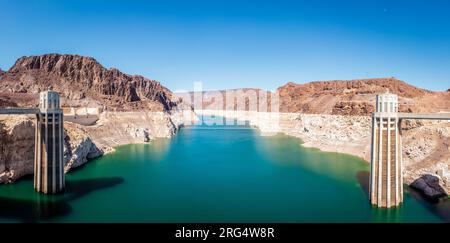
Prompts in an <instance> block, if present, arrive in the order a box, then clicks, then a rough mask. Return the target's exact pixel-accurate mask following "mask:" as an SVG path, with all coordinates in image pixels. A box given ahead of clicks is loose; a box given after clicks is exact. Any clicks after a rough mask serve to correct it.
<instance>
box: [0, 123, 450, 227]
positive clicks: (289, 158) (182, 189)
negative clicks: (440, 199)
mask: <svg viewBox="0 0 450 243" xmlns="http://www.w3.org/2000/svg"><path fill="white" fill-rule="evenodd" d="M205 128H210V127H205V126H192V127H186V128H182V129H181V130H180V131H179V133H178V134H177V135H176V136H175V137H174V138H172V139H158V140H155V141H152V142H150V143H148V144H143V145H126V146H121V147H118V148H117V150H116V152H114V153H112V154H108V155H106V156H103V157H101V158H98V159H96V160H94V161H91V162H89V163H88V164H86V165H85V166H83V167H81V168H80V169H77V170H75V171H73V172H71V173H69V174H68V175H67V177H66V181H67V182H66V184H67V188H66V190H65V193H64V194H62V195H56V196H45V195H40V194H38V193H35V192H34V191H33V185H32V178H31V177H28V178H26V179H23V180H20V181H18V182H17V183H14V184H11V185H2V186H0V222H35V221H37V222H442V221H443V218H442V212H441V214H438V213H437V212H439V210H437V209H439V207H436V205H430V204H427V203H426V202H424V201H421V200H418V199H416V197H411V195H410V193H406V194H405V202H404V204H403V206H402V207H400V208H399V209H392V210H380V209H376V208H373V207H372V206H371V205H370V204H369V202H368V198H367V192H366V190H367V188H366V186H367V180H368V170H369V166H368V164H367V163H366V162H364V161H362V160H361V159H358V158H356V157H353V156H348V155H344V154H338V153H324V152H321V151H319V150H317V149H310V148H304V147H302V146H301V145H300V140H298V139H296V138H292V137H288V136H284V135H277V136H273V137H262V136H260V135H259V133H258V131H257V130H254V129H250V128H248V127H247V128H246V129H243V128H244V127H221V128H223V129H205ZM216 128H217V127H216ZM231 128H238V129H231ZM441 206H442V205H441ZM447 206H448V205H447ZM441 211H442V208H441ZM443 211H446V209H445V208H444V209H443ZM447 212H448V210H447Z"/></svg>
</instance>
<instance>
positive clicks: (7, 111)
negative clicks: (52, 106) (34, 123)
mask: <svg viewBox="0 0 450 243" xmlns="http://www.w3.org/2000/svg"><path fill="white" fill-rule="evenodd" d="M39 113H40V110H39V109H38V108H4V109H0V115H26V114H39Z"/></svg>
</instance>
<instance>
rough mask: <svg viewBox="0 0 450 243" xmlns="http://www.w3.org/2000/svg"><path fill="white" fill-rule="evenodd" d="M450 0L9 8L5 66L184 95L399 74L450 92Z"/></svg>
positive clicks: (0, 31) (4, 0)
mask: <svg viewBox="0 0 450 243" xmlns="http://www.w3.org/2000/svg"><path fill="white" fill-rule="evenodd" d="M449 13H450V1H448V0H441V1H438V0H422V1H421V0H408V1H406V0H405V1H395V0H358V1H345V0H341V1H337V0H335V1H331V0H330V1H324V0H314V1H313V0H311V1H300V0H297V1H283V0H276V1H264V0H260V1H245V0H239V1H235V0H226V1H220V0H209V1H195V0H189V1H175V0H172V1H171V0H167V1H132V0H131V1H130V0H129V1H125V0H124V1H117V0H80V1H75V0H73V1H61V0H59V1H56V0H55V1H49V0H40V1H39V0H35V1H32V0H29V1H26V0H0V68H1V69H4V70H7V69H9V68H10V67H11V66H12V65H13V63H14V61H15V60H16V59H17V58H19V57H21V56H25V55H39V54H45V53H66V54H80V55H87V56H92V57H94V58H96V59H97V60H98V61H99V62H100V63H102V64H103V65H104V66H105V67H107V68H110V67H116V68H118V69H120V70H122V71H123V72H125V73H130V74H141V75H144V76H146V77H148V78H151V79H156V80H158V81H160V82H161V83H162V84H163V85H165V86H167V87H168V88H170V89H171V90H173V91H177V90H192V89H193V82H195V81H202V82H203V86H204V89H222V88H239V87H258V88H264V89H268V90H273V89H275V88H277V87H279V86H281V85H283V84H284V83H286V82H288V81H292V82H297V83H304V82H308V81H315V80H333V79H357V78H368V77H396V78H399V79H402V80H404V81H407V82H408V83H411V84H413V85H416V86H419V87H422V88H427V89H431V90H446V89H448V88H450V14H449Z"/></svg>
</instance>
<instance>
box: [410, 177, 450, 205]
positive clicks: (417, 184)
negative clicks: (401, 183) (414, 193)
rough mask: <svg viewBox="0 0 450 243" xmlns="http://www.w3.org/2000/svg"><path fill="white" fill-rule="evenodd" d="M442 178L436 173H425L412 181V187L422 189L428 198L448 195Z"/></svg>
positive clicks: (432, 198) (433, 198) (434, 198)
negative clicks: (443, 186)
mask: <svg viewBox="0 0 450 243" xmlns="http://www.w3.org/2000/svg"><path fill="white" fill-rule="evenodd" d="M440 183H442V180H441V179H440V178H438V177H437V176H435V175H431V174H424V175H422V176H420V177H419V178H417V179H416V180H414V182H413V183H411V184H410V185H411V187H413V188H416V189H418V190H420V191H421V192H422V193H423V194H424V195H425V196H426V197H427V198H429V199H431V200H436V199H439V198H441V197H446V196H447V193H446V192H445V190H444V189H443V188H442V187H441V185H440Z"/></svg>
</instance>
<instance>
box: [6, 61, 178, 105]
mask: <svg viewBox="0 0 450 243" xmlns="http://www.w3.org/2000/svg"><path fill="white" fill-rule="evenodd" d="M0 77H1V80H0V93H6V94H8V93H23V94H25V95H24V96H27V95H28V96H29V95H34V94H37V93H39V92H40V91H43V90H47V89H48V88H49V87H52V88H53V89H54V90H55V91H58V92H59V93H60V94H61V95H62V98H63V103H62V105H63V106H83V105H85V106H91V107H92V106H98V107H105V108H106V109H108V110H116V111H123V110H136V109H141V110H142V109H146V110H152V111H168V110H170V109H172V108H173V107H174V106H176V105H177V101H174V100H171V97H172V93H171V92H170V91H169V90H168V89H167V88H165V87H164V86H162V85H161V84H160V83H159V82H157V81H155V80H150V79H147V78H145V77H142V76H139V75H128V74H124V73H122V72H120V71H119V70H117V69H114V68H110V69H106V68H104V67H103V66H102V65H101V64H100V63H98V62H97V61H96V60H95V59H94V58H91V57H84V56H78V55H60V54H47V55H42V56H29V57H22V58H19V59H18V60H17V61H16V63H15V64H14V65H13V66H12V67H11V68H10V69H9V70H8V71H7V72H6V73H4V74H3V75H1V76H0ZM0 97H1V95H0ZM22 97H23V96H22ZM17 98H20V97H17ZM28 101H29V102H28ZM30 102H34V103H32V104H30ZM17 103H19V104H23V105H36V104H37V103H36V99H31V100H23V99H17Z"/></svg>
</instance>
